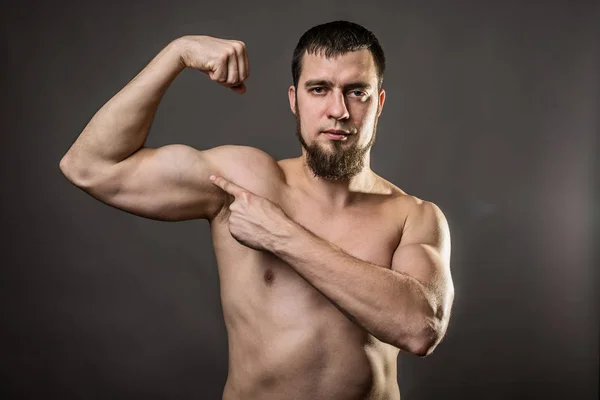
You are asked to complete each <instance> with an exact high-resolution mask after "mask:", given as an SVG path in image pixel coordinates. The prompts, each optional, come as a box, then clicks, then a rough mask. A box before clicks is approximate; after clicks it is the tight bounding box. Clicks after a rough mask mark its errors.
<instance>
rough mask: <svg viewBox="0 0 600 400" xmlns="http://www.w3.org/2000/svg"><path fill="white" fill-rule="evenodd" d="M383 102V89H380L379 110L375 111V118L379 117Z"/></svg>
mask: <svg viewBox="0 0 600 400" xmlns="http://www.w3.org/2000/svg"><path fill="white" fill-rule="evenodd" d="M383 103H385V90H384V89H381V91H380V92H379V110H378V111H377V118H379V116H380V115H381V112H382V111H383Z"/></svg>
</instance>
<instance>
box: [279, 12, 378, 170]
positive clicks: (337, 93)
mask: <svg viewBox="0 0 600 400" xmlns="http://www.w3.org/2000/svg"><path fill="white" fill-rule="evenodd" d="M384 70H385V57H384V54H383V50H382V49H381V46H380V45H379V42H378V41H377V38H376V37H375V35H373V33H371V32H370V31H368V30H367V29H365V28H364V27H362V26H360V25H357V24H354V23H352V22H346V21H335V22H330V23H327V24H323V25H318V26H315V27H314V28H311V29H310V30H308V31H307V32H306V33H304V35H302V37H301V38H300V41H299V42H298V45H297V46H296V49H295V50H294V57H293V60H292V75H293V79H294V84H293V85H292V86H290V88H289V90H288V95H289V100H290V107H291V109H292V112H293V113H294V114H295V116H296V133H297V135H298V139H299V140H300V143H301V144H302V147H303V155H304V156H305V157H306V162H307V164H308V166H309V167H310V168H311V170H312V172H313V173H314V175H315V176H320V177H322V178H324V179H327V180H347V179H350V178H351V177H352V176H354V175H356V174H358V173H359V172H360V171H362V170H363V167H364V163H365V160H366V158H367V157H368V152H369V150H370V149H371V147H372V146H373V143H374V142H375V134H376V129H377V119H378V118H379V116H380V115H381V110H382V108H383V103H384V101H385V91H384V90H383V89H382V82H383V73H384ZM327 130H341V131H344V132H347V133H348V135H347V136H345V138H344V139H342V140H334V139H333V138H331V137H330V136H328V135H327V134H326V133H324V132H325V131H327Z"/></svg>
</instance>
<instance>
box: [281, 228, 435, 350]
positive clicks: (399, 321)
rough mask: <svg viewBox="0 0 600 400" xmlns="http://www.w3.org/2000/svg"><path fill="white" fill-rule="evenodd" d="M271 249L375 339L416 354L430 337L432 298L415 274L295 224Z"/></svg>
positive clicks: (433, 330)
mask: <svg viewBox="0 0 600 400" xmlns="http://www.w3.org/2000/svg"><path fill="white" fill-rule="evenodd" d="M273 253H274V254H275V255H277V256H278V257H279V258H281V259H282V260H283V261H285V262H287V263H288V264H289V265H290V266H291V267H292V268H294V270H295V271H296V272H298V274H300V275H301V276H302V277H303V278H304V279H306V280H307V281H308V282H309V283H310V284H312V285H313V286H314V287H315V288H316V289H317V290H319V291H320V292H321V293H322V294H323V295H325V296H326V297H327V298H328V299H329V300H330V301H332V302H333V303H334V304H335V305H336V306H337V307H338V308H340V309H341V310H343V311H344V312H346V315H348V316H349V317H351V319H352V320H353V321H354V322H355V323H357V324H359V325H361V326H362V327H363V328H364V329H365V330H367V331H368V332H369V333H371V334H372V335H373V336H375V337H377V338H378V339H380V340H382V341H384V342H386V343H390V344H392V345H395V346H397V347H400V348H403V349H405V350H408V351H411V352H413V353H417V354H425V353H426V352H427V349H428V348H429V347H430V345H431V344H432V343H434V342H435V338H434V337H431V336H434V335H435V332H436V331H435V327H433V326H432V324H433V323H435V318H434V316H433V307H432V305H431V300H430V298H429V296H428V295H427V292H426V290H425V288H424V287H423V285H421V283H420V282H418V281H417V280H415V279H414V278H412V277H410V276H407V275H403V274H401V273H398V272H396V271H392V270H390V269H388V268H384V267H381V266H378V265H375V264H372V263H368V262H365V261H362V260H359V259H357V258H355V257H353V256H351V255H349V254H347V253H346V252H344V251H343V250H342V249H340V248H339V247H337V246H335V245H334V244H332V243H330V242H328V241H326V240H324V239H321V238H319V237H317V236H316V235H314V234H313V233H311V232H310V231H308V230H306V229H304V228H303V227H301V226H300V225H297V224H296V225H294V226H293V228H291V230H288V231H287V232H286V233H284V234H283V235H282V236H281V237H280V240H276V241H275V242H274V244H273Z"/></svg>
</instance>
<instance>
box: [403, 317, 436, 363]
mask: <svg viewBox="0 0 600 400" xmlns="http://www.w3.org/2000/svg"><path fill="white" fill-rule="evenodd" d="M443 336H444V330H443V329H442V323H441V321H439V320H437V319H435V318H433V319H430V318H426V319H425V321H424V322H423V324H422V326H421V327H420V328H419V329H417V330H416V332H415V333H413V334H412V335H410V337H409V338H405V340H404V341H403V343H402V344H400V345H399V346H398V347H399V348H401V349H403V350H406V351H408V352H409V353H411V354H414V355H416V356H418V357H421V358H424V357H427V356H428V355H430V354H431V353H433V350H435V348H436V347H437V345H438V344H439V343H440V341H441V340H442V338H443Z"/></svg>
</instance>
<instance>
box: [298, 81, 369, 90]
mask: <svg viewBox="0 0 600 400" xmlns="http://www.w3.org/2000/svg"><path fill="white" fill-rule="evenodd" d="M311 86H328V87H332V86H334V85H333V82H331V81H328V80H325V79H313V80H308V81H306V82H305V83H304V87H311ZM343 89H344V90H352V89H366V90H369V89H371V85H369V84H368V83H366V82H360V81H357V82H350V83H348V84H347V85H344V87H343Z"/></svg>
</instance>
